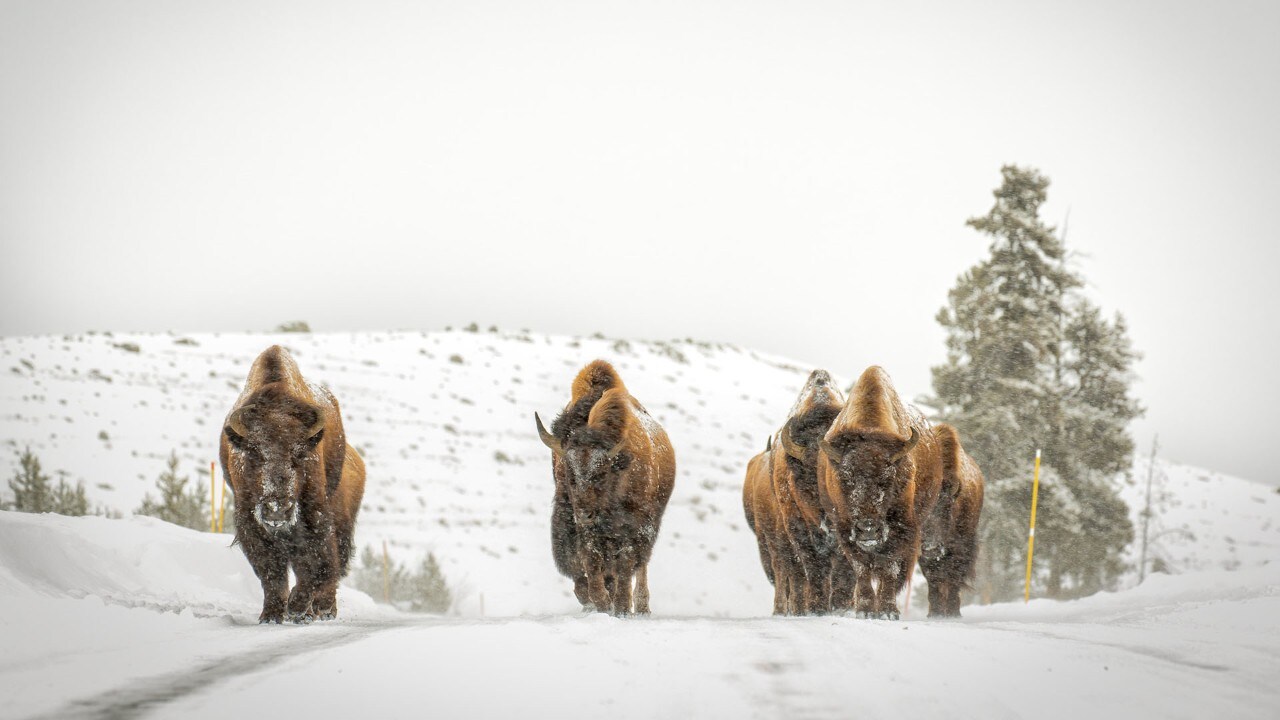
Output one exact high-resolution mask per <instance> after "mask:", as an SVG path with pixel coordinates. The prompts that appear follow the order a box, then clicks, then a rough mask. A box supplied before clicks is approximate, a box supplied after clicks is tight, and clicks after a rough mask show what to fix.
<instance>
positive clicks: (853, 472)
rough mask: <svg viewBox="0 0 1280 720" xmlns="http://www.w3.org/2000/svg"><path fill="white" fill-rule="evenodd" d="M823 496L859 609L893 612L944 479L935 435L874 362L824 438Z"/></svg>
mask: <svg viewBox="0 0 1280 720" xmlns="http://www.w3.org/2000/svg"><path fill="white" fill-rule="evenodd" d="M821 446H822V451H823V452H822V461H821V462H820V463H819V465H818V478H819V487H820V489H821V492H822V502H823V505H824V506H825V508H826V509H827V512H828V516H829V517H830V518H831V519H832V521H833V523H834V528H833V529H834V530H835V533H836V536H837V539H838V542H839V544H840V549H841V550H842V551H843V553H844V555H845V557H847V558H848V560H849V562H850V563H851V564H852V565H853V569H854V575H855V578H856V587H855V590H854V609H855V611H856V614H857V615H858V616H859V617H879V618H887V619H897V618H898V601H897V595H898V591H899V590H901V589H902V586H903V585H904V584H905V583H906V580H907V577H908V575H909V573H910V571H911V568H912V567H913V566H914V565H915V562H916V555H917V553H918V552H919V548H920V530H921V525H922V523H923V522H924V520H925V518H927V517H928V516H929V513H930V512H932V511H933V508H934V504H935V503H936V502H937V499H938V493H939V489H940V487H941V483H942V466H941V465H942V464H941V462H940V457H939V453H938V441H937V439H936V438H935V436H934V433H933V431H932V430H931V429H930V427H929V424H928V423H927V422H926V421H925V420H924V418H923V417H921V416H920V415H919V414H918V413H915V412H911V413H908V411H907V409H906V408H905V407H904V406H903V404H902V402H901V401H900V400H899V399H898V393H897V392H896V391H895V390H894V389H893V384H892V382H891V381H890V380H889V376H888V375H887V374H885V372H884V371H883V370H881V369H880V368H878V367H871V368H868V369H867V370H866V372H864V373H862V377H860V378H859V379H858V382H857V383H856V384H855V385H854V386H853V389H852V390H850V392H849V400H848V402H847V403H846V404H845V406H844V409H843V410H841V411H840V415H839V417H837V418H836V419H835V421H834V422H833V423H832V424H831V429H830V430H828V431H827V433H826V437H825V438H823V440H822V441H821Z"/></svg>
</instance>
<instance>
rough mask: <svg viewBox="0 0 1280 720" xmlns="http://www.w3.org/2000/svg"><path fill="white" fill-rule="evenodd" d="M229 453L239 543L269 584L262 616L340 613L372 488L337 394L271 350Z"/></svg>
mask: <svg viewBox="0 0 1280 720" xmlns="http://www.w3.org/2000/svg"><path fill="white" fill-rule="evenodd" d="M219 459H220V460H221V462H222V473H223V478H224V479H225V480H226V482H227V484H228V485H229V486H230V487H231V490H232V492H233V493H234V494H235V499H236V542H237V543H239V545H240V547H241V549H242V550H243V551H244V555H245V557H246V558H247V559H248V560H249V564H250V565H251V566H252V567H253V571H254V573H256V574H257V576H258V579H259V580H260V581H261V583H262V595H263V600H262V614H261V615H260V616H259V618H258V620H259V622H264V623H279V622H282V621H284V619H285V618H286V617H287V618H288V619H289V620H291V621H293V622H299V623H301V622H310V621H312V620H314V619H317V618H318V619H320V620H328V619H331V618H334V617H336V616H337V614H338V601H337V589H338V581H339V580H340V579H341V578H342V576H343V575H345V574H346V570H347V563H348V561H349V560H350V558H351V551H352V546H353V545H352V533H353V532H354V530H355V521H356V514H357V513H358V512H359V510H360V501H361V498H362V497H363V495H364V462H363V461H362V460H361V459H360V455H359V454H358V453H357V452H356V451H355V449H354V448H352V447H351V446H350V445H348V444H347V442H346V436H345V434H344V433H343V429H342V416H341V413H340V412H339V409H338V401H337V399H335V398H334V397H333V395H332V394H331V393H330V392H329V391H328V390H327V389H324V388H318V387H312V386H310V385H308V384H307V383H306V382H305V380H304V379H303V377H302V373H301V371H300V370H299V369H298V366H297V364H296V363H295V362H294V361H293V358H292V357H291V356H290V355H289V353H288V351H286V350H285V349H284V348H282V347H280V346H279V345H273V346H272V347H270V348H267V349H266V350H265V351H264V352H263V353H262V354H261V355H259V356H258V358H257V360H255V361H254V363H253V367H252V368H251V369H250V370H249V379H248V381H247V382H246V383H245V387H244V391H243V392H242V393H241V394H240V397H239V398H238V399H237V400H236V403H235V405H234V406H233V407H232V409H231V412H230V413H229V414H228V415H227V419H226V422H225V423H224V424H223V432H222V437H221V439H220V445H219ZM291 567H292V569H293V572H294V575H295V576H296V578H297V584H296V585H294V587H293V591H292V592H289V587H288V584H289V569H290V568H291Z"/></svg>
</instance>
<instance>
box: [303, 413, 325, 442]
mask: <svg viewBox="0 0 1280 720" xmlns="http://www.w3.org/2000/svg"><path fill="white" fill-rule="evenodd" d="M311 412H312V415H311V422H310V424H309V425H308V427H307V439H309V440H319V439H320V433H322V432H324V420H325V417H324V410H323V409H322V408H312V409H311Z"/></svg>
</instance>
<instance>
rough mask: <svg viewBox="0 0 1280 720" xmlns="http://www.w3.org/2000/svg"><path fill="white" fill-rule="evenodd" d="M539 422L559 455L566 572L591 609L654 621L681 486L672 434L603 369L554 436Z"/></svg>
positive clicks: (556, 508) (558, 500) (554, 527)
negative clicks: (665, 540)
mask: <svg viewBox="0 0 1280 720" xmlns="http://www.w3.org/2000/svg"><path fill="white" fill-rule="evenodd" d="M534 422H535V423H536V424H537V429H538V437H539V438H540V439H541V440H542V442H543V443H544V444H545V445H546V446H547V447H548V448H550V449H551V466H552V474H553V476H554V478H555V486H556V489H555V499H554V502H553V508H552V516H551V545H552V555H553V557H554V558H555V561H556V567H557V569H559V571H560V572H561V574H563V575H565V576H567V577H570V578H572V579H573V581H574V594H575V595H576V596H577V598H578V601H579V602H581V603H582V605H583V608H584V609H587V610H598V611H601V612H610V613H613V614H614V615H626V614H630V613H633V612H634V613H640V614H647V613H648V612H649V574H648V572H649V558H650V556H651V555H652V553H653V545H654V543H655V541H656V540H657V537H658V529H659V527H660V525H661V523H662V513H663V511H664V510H666V507H667V501H668V500H669V499H670V498H671V491H672V489H673V488H674V486H675V476H676V457H675V451H674V450H673V449H672V447H671V442H670V440H668V439H667V433H666V432H665V431H664V430H663V429H662V427H661V426H660V425H659V424H658V423H657V421H655V420H654V419H653V417H651V416H650V415H649V413H648V411H646V410H645V409H644V406H642V405H641V404H640V403H639V401H637V400H636V399H635V398H634V397H632V396H631V394H630V393H629V392H627V388H626V387H625V386H624V385H623V384H622V379H621V378H620V377H619V376H618V373H617V371H616V370H614V369H613V366H611V365H610V364H609V363H607V362H605V361H603V360H596V361H594V362H592V363H590V364H588V365H587V366H586V367H584V368H583V369H582V370H581V371H580V372H579V373H578V376H577V377H576V378H575V379H574V381H573V388H572V394H571V398H570V401H569V404H568V405H567V406H566V407H565V409H564V411H563V412H561V413H560V415H559V417H557V418H556V420H555V421H554V422H553V423H552V424H551V430H550V431H548V430H547V429H546V427H545V426H544V425H543V424H542V418H540V417H539V416H538V414H537V413H534ZM633 586H634V589H633Z"/></svg>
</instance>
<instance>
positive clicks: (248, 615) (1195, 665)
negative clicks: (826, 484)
mask: <svg viewBox="0 0 1280 720" xmlns="http://www.w3.org/2000/svg"><path fill="white" fill-rule="evenodd" d="M277 342H279V343H282V344H285V345H286V346H287V347H289V348H291V350H293V351H294V354H295V357H296V359H297V360H298V363H299V365H300V367H301V368H302V371H303V372H304V374H306V376H307V377H308V379H309V380H311V381H313V382H320V383H324V384H325V385H327V386H328V387H330V388H331V389H332V390H333V392H334V393H335V395H336V396H337V397H338V400H339V401H340V403H341V404H342V408H343V415H344V423H345V425H346V429H347V434H348V437H349V439H350V440H351V441H352V442H353V443H354V444H355V445H356V446H357V447H359V448H360V450H361V451H362V453H363V454H364V456H365V459H366V462H367V464H368V468H369V485H368V490H367V492H366V496H365V503H364V507H363V509H362V511H361V516H360V519H359V522H358V525H357V530H356V539H357V544H358V545H359V546H361V547H364V546H367V545H373V546H375V547H378V546H380V545H381V543H382V541H383V540H386V541H388V544H389V546H390V548H391V553H392V555H393V559H395V560H397V561H401V562H405V563H406V564H411V565H412V564H416V563H417V561H418V560H419V559H420V558H421V557H422V556H423V555H425V554H426V553H427V552H428V551H433V552H435V554H436V555H437V557H438V558H439V559H440V561H441V564H442V566H443V568H444V572H445V574H446V576H447V578H448V580H449V583H450V585H451V586H452V587H453V589H454V590H455V592H456V593H457V594H458V595H460V600H459V601H458V602H457V606H456V607H455V608H454V615H453V616H450V617H444V618H441V617H426V616H414V615H407V614H401V613H397V612H394V611H392V610H389V609H386V608H384V607H383V606H379V605H376V604H375V603H373V601H372V600H371V599H370V598H368V597H367V596H365V595H363V594H362V593H359V592H358V591H355V590H353V589H350V588H348V587H345V586H344V587H343V588H342V589H341V591H340V597H339V606H340V617H339V618H338V619H337V620H336V621H333V622H328V623H317V624H314V625H311V626H305V627H295V626H284V627H265V626H258V625H257V624H256V618H257V614H258V611H259V609H260V603H261V591H260V589H259V586H258V583H257V581H256V579H255V578H254V577H253V574H252V571H251V570H250V569H249V566H248V563H247V562H245V560H244V558H243V556H242V554H241V552H240V550H239V549H238V548H234V547H231V546H230V537H229V536H226V535H214V534H210V533H200V532H194V531H189V530H186V529H182V528H176V527H173V526H170V525H167V524H165V523H161V522H159V521H156V520H153V519H149V518H141V517H126V518H124V519H106V518H95V517H87V518H63V517H59V516H54V515H42V516H33V515H24V514H19V513H12V512H0V648H3V652H0V698H3V701H0V716H2V717H27V716H33V715H47V716H57V717H64V716H68V715H71V716H95V717H96V716H130V715H137V714H148V713H150V714H152V715H154V716H160V717H182V716H190V717H194V718H200V717H214V716H217V717H230V716H235V715H236V714H237V713H251V714H252V716H255V717H256V716H259V715H263V714H267V713H270V712H272V711H273V710H280V711H289V712H291V713H301V714H311V715H314V716H316V717H329V716H340V715H350V714H351V713H353V712H358V713H361V714H365V715H371V716H374V717H382V716H386V717H406V716H413V717H420V716H423V715H430V714H433V713H435V714H442V715H444V716H458V715H467V716H475V717H498V716H502V717H510V716H512V715H514V714H516V713H519V714H520V715H528V714H532V715H533V716H534V717H552V716H556V717H586V716H593V717H598V716H600V715H601V714H606V713H607V714H609V715H611V716H618V717H621V718H627V717H653V716H659V715H660V716H671V715H675V714H686V715H687V714H693V715H696V716H698V717H735V718H743V717H777V716H793V715H794V716H796V717H850V716H857V717H866V718H879V717H895V718H896V717H903V716H906V717H913V716H915V717H983V718H989V717H997V718H999V717H1028V718H1030V717H1035V718H1055V717H1064V718H1065V717H1072V718H1079V717H1080V716H1081V715H1082V714H1084V715H1086V716H1090V715H1091V716H1099V717H1139V718H1140V717H1199V716H1203V715H1206V714H1208V713H1210V712H1213V713H1230V714H1232V715H1235V716H1239V717H1243V718H1251V717H1274V716H1275V709H1276V708H1277V707H1280V697H1277V695H1278V694H1280V689H1277V688H1276V686H1275V683H1274V680H1273V679H1274V677H1276V676H1277V671H1278V670H1280V667H1278V665H1280V661H1278V660H1277V659H1276V658H1277V657H1280V653H1277V652H1276V650H1277V649H1280V619H1278V618H1280V600H1278V599H1277V596H1280V569H1278V566H1277V564H1276V563H1275V562H1274V561H1275V558H1277V557H1280V495H1277V494H1276V493H1275V492H1274V491H1273V490H1272V489H1271V488H1267V487H1265V486H1262V485H1259V484H1256V483H1252V482H1249V481H1247V480H1243V479H1238V478H1231V477H1227V476H1222V475H1219V474H1216V473H1212V472H1208V471H1203V470H1199V469H1196V468H1189V467H1185V466H1180V465H1176V464H1173V463H1170V462H1168V461H1165V460H1157V463H1158V469H1159V470H1160V471H1161V475H1160V477H1159V478H1158V479H1157V484H1156V492H1154V493H1153V495H1154V496H1155V497H1157V498H1158V499H1159V500H1160V502H1159V503H1158V504H1157V509H1158V514H1157V517H1156V520H1155V521H1154V522H1153V530H1152V535H1153V537H1154V538H1155V539H1154V540H1153V543H1152V548H1153V549H1152V554H1153V555H1157V556H1159V557H1161V558H1162V560H1163V561H1164V562H1165V563H1166V564H1167V565H1168V567H1169V568H1170V570H1171V571H1172V572H1174V573H1176V574H1174V575H1163V574H1156V575H1149V576H1148V577H1147V579H1146V581H1145V582H1143V583H1142V584H1141V585H1136V583H1137V578H1136V574H1135V575H1131V576H1128V577H1126V579H1125V582H1124V583H1123V586H1124V588H1125V589H1124V590H1122V591H1121V592H1117V593H1104V594H1100V595H1096V596H1094V597H1090V598H1086V599H1083V600H1080V601H1075V602H1067V603H1058V602H1051V601H1048V600H1038V599H1033V600H1032V602H1031V603H1030V604H1029V605H1023V604H1021V603H1014V604H1007V605H996V606H989V607H973V606H968V607H966V608H965V610H964V612H965V618H964V619H963V620H961V621H952V622H936V621H927V620H925V619H923V614H924V613H923V609H924V597H925V593H924V592H923V584H922V580H921V579H920V578H919V577H918V574H917V582H916V587H915V590H914V591H913V596H912V600H913V604H912V607H911V609H910V614H909V619H908V620H906V621H903V622H896V623H895V622H881V621H867V620H854V619H846V618H770V617H767V615H768V613H769V611H770V609H771V605H772V603H771V600H772V590H771V588H770V587H769V585H768V583H767V581H766V580H765V578H764V575H763V573H762V572H761V570H760V566H759V557H758V552H757V550H756V546H755V541H754V538H753V537H752V536H751V533H750V531H749V530H748V529H747V528H746V526H745V522H744V521H743V518H742V510H741V481H742V474H743V472H744V469H745V465H746V461H747V460H748V459H749V458H750V457H751V456H752V455H754V454H755V453H757V452H759V451H760V450H761V449H762V448H763V447H764V442H765V438H766V437H767V436H768V435H770V434H771V433H772V432H773V431H774V430H776V429H777V427H778V426H779V425H780V424H781V422H782V420H783V419H784V418H785V417H786V414H787V409H788V408H789V407H790V406H791V405H792V403H793V401H794V399H795V397H796V395H797V393H798V392H799V390H800V388H801V386H802V385H803V384H804V382H805V378H806V377H807V375H808V373H809V371H810V370H812V368H811V367H806V366H803V365H801V364H799V363H795V362H791V361H788V360H784V359H780V358H773V357H769V356H765V355H761V354H759V353H755V352H752V351H750V350H745V349H741V348H736V347H732V346H725V345H709V344H704V343H693V342H673V343H643V342H638V341H630V342H627V343H622V342H618V341H613V340H608V339H600V338H595V339H588V338H568V337H548V336H541V335H535V334H529V333H485V332H481V333H472V332H445V333H360V334H350V335H345V334H344V335H310V334H301V335H299V334H286V335H251V334H243V335H191V336H176V335H125V334H116V335H114V336H107V335H101V334H99V335H82V336H67V337H31V338H3V339H0V438H4V439H5V441H4V442H5V443H7V445H8V449H7V450H6V451H4V452H0V474H3V476H5V477H8V476H9V475H11V474H12V472H13V469H14V468H15V467H16V453H15V452H14V451H17V450H20V449H22V448H23V447H30V448H31V449H32V450H34V451H35V452H36V453H37V454H38V455H39V456H40V459H41V461H42V463H43V465H44V469H45V471H46V472H52V473H58V472H61V473H62V474H61V475H55V477H65V478H66V479H68V480H70V481H72V482H73V483H74V482H75V481H83V482H84V483H85V485H86V489H87V491H88V494H89V498H90V502H91V505H95V506H102V507H104V508H109V509H113V510H118V511H123V512H125V513H128V512H129V511H130V510H132V509H133V508H135V507H137V505H138V503H139V502H140V501H141V499H142V496H143V494H144V493H145V492H146V491H148V490H152V489H153V487H154V480H155V477H156V476H157V475H158V474H159V473H160V472H161V471H162V470H163V469H164V458H165V457H167V455H168V454H169V452H170V450H176V451H177V453H178V455H179V457H180V458H181V460H182V467H181V468H180V473H187V474H190V475H192V476H194V478H195V480H196V481H197V482H199V483H207V482H208V469H209V462H210V460H212V459H213V458H214V457H216V449H217V445H216V442H217V438H218V432H219V428H220V424H221V422H222V419H223V417H224V416H225V415H226V412H227V410H228V409H229V408H230V407H231V404H232V403H233V402H234V401H235V398H236V397H237V396H238V395H239V392H240V388H241V386H242V384H243V382H244V376H245V374H246V373H247V371H248V368H249V364H250V363H251V362H252V361H253V359H254V357H256V355H257V354H258V353H259V352H261V351H262V350H263V349H265V348H266V347H268V346H269V345H271V344H273V343H277ZM129 344H132V345H136V346H137V347H138V348H139V350H140V351H139V352H136V353H135V352H131V351H129V350H126V349H123V348H122V347H120V346H127V345H129ZM596 357H602V358H605V359H608V360H609V361H611V362H612V363H614V365H615V367H617V368H618V370H619V372H620V373H621V375H622V377H623V379H624V382H626V384H627V386H628V388H629V389H630V390H631V391H632V393H633V394H634V395H635V396H636V397H637V398H638V399H639V400H640V401H641V402H642V403H644V405H645V406H646V407H647V408H648V409H649V412H650V414H651V415H653V417H654V418H655V419H656V420H657V421H658V422H660V423H661V424H662V425H663V427H664V428H666V430H667V432H668V434H669V435H670V437H671V440H672V443H673V445H674V446H675V449H676V454H677V465H678V474H677V479H676V489H675V493H674V495H673V496H672V499H671V503H670V505H669V507H668V511H667V514H666V517H665V519H664V522H663V529H662V532H661V535H660V537H659V544H658V547H657V548H656V550H655V553H654V558H653V564H652V566H651V575H650V581H651V586H652V590H653V607H654V615H653V617H651V618H641V619H627V620H617V619H613V618H609V617H605V616H602V615H590V616H583V615H581V614H580V612H579V611H578V606H577V603H576V601H574V599H573V596H572V588H571V583H570V582H569V581H568V580H567V579H565V578H562V577H560V576H559V575H558V574H557V573H556V571H555V568H554V565H553V564H552V562H551V557H550V542H549V537H548V534H549V516H550V501H551V489H552V488H551V473H550V467H549V465H550V463H549V462H548V460H549V453H548V451H547V450H546V448H545V447H544V446H543V445H542V444H541V442H540V441H539V440H538V437H537V433H536V432H535V431H534V428H533V418H532V416H533V412H534V411H535V410H537V411H539V412H541V413H542V414H543V417H548V416H552V415H554V414H555V412H557V411H558V410H559V409H560V408H561V407H562V406H563V405H564V403H565V402H566V401H567V399H568V387H569V383H570V382H571V380H572V378H573V375H574V373H575V372H576V371H577V369H578V368H579V367H581V366H582V365H583V364H585V363H586V362H587V361H589V360H591V359H594V358H596ZM454 358H457V359H454ZM458 360H461V362H458ZM839 370H845V371H850V372H851V373H854V374H856V373H857V372H858V371H860V370H861V368H839ZM847 384H848V383H847V381H846V380H843V379H840V378H837V381H836V386H837V387H844V386H847ZM898 390H899V392H900V394H902V396H903V397H912V396H914V395H916V394H919V393H920V392H921V391H923V390H924V389H923V388H898ZM104 431H105V433H106V435H105V439H103V438H102V437H100V433H101V432H104ZM1145 479H1146V465H1145V461H1139V462H1138V463H1136V465H1135V468H1134V472H1133V473H1132V478H1131V479H1130V480H1129V481H1127V482H1126V484H1125V485H1124V486H1123V493H1124V497H1125V500H1126V501H1127V502H1128V503H1129V504H1130V507H1131V508H1132V512H1133V513H1134V521H1135V527H1137V528H1139V529H1140V523H1139V520H1140V518H1138V517H1137V512H1138V511H1139V509H1140V505H1141V500H1142V497H1143V494H1144V491H1145ZM206 487H207V485H206ZM0 494H3V495H7V488H5V487H4V486H3V485H2V484H0ZM1131 551H1132V553H1134V557H1133V558H1131V559H1136V552H1137V548H1136V544H1135V546H1134V547H1133V548H1132V549H1131ZM1135 585H1136V586H1135ZM481 608H483V614H484V615H485V617H481V615H482V610H481ZM299 688H305V690H301V691H300V690H299Z"/></svg>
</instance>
